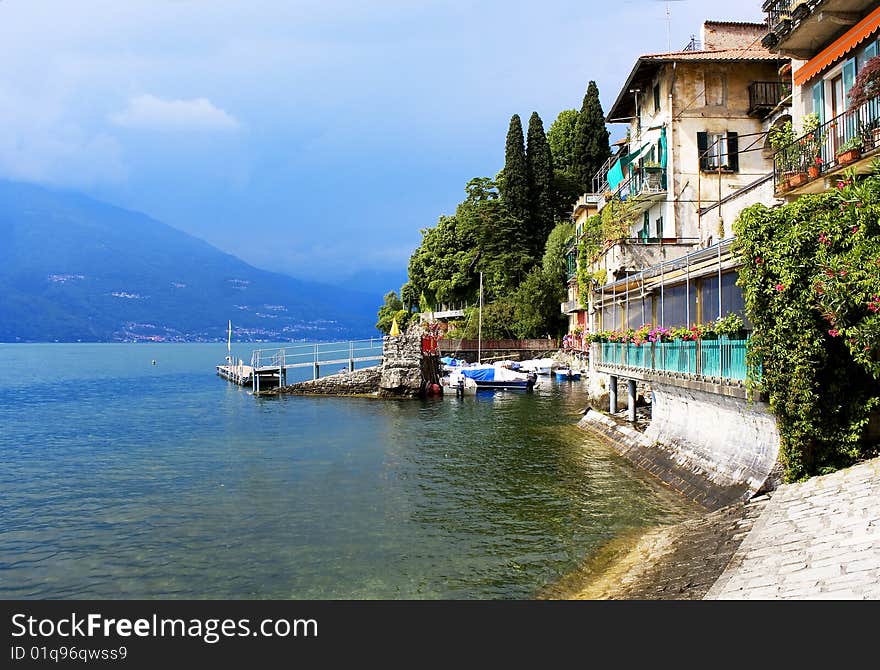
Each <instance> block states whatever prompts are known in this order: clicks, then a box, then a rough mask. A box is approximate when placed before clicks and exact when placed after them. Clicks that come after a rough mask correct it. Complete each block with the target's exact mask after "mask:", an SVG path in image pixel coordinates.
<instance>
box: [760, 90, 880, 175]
mask: <svg viewBox="0 0 880 670" xmlns="http://www.w3.org/2000/svg"><path fill="white" fill-rule="evenodd" d="M878 148H880V96H876V97H874V98H872V99H870V100H868V102H866V103H865V104H863V105H861V106H860V107H853V108H851V109H848V110H846V111H845V112H843V113H842V114H838V115H837V116H835V117H834V118H833V119H831V120H830V121H827V122H825V123H823V124H822V125H820V126H819V127H818V128H817V129H816V130H815V131H814V132H811V133H807V134H806V135H803V136H801V137H799V138H797V139H796V140H795V141H794V142H792V143H790V144H789V145H787V146H784V147H782V148H781V149H779V150H778V151H777V152H776V154H775V155H774V158H773V163H774V169H773V173H774V174H773V176H774V185H775V187H776V188H775V190H776V191H777V192H781V191H785V190H788V189H789V188H795V187H797V186H800V185H801V184H803V183H806V182H807V181H809V180H811V179H816V178H819V177H822V176H824V175H826V174H828V173H829V172H834V171H835V170H837V169H838V168H841V167H843V166H845V165H847V164H848V163H850V162H852V160H851V159H853V158H858V157H861V155H863V154H866V153H868V152H871V151H873V150H874V149H878Z"/></svg>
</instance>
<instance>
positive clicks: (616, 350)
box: [596, 336, 760, 381]
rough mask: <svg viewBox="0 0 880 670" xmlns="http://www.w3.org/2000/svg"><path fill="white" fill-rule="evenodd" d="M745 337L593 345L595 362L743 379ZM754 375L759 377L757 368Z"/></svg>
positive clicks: (746, 340) (744, 376)
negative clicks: (756, 372) (594, 347)
mask: <svg viewBox="0 0 880 670" xmlns="http://www.w3.org/2000/svg"><path fill="white" fill-rule="evenodd" d="M747 348H748V339H744V340H740V339H737V340H732V339H730V338H728V337H726V336H721V337H720V338H719V339H717V340H698V341H696V342H694V341H684V340H676V341H675V342H656V343H655V342H645V343H644V344H641V345H638V344H622V343H620V342H601V343H599V346H598V347H597V348H596V351H597V354H598V356H597V359H598V360H597V361H596V362H597V363H600V364H602V363H604V364H606V365H615V366H621V367H630V368H639V369H642V370H654V371H658V372H674V373H677V374H691V375H697V376H702V377H718V378H721V379H730V380H735V381H745V379H746V378H747V376H748V368H747V366H746V350H747ZM758 372H759V374H758V375H757V376H758V377H760V370H759V371H758Z"/></svg>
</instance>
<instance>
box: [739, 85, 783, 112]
mask: <svg viewBox="0 0 880 670" xmlns="http://www.w3.org/2000/svg"><path fill="white" fill-rule="evenodd" d="M790 98H791V82H783V81H753V82H752V83H751V84H749V114H754V113H756V112H769V111H771V110H773V109H775V108H776V107H777V106H778V105H779V104H780V103H782V102H783V101H785V100H786V99H790ZM788 104H789V105H790V104H791V101H790V100H789V102H788Z"/></svg>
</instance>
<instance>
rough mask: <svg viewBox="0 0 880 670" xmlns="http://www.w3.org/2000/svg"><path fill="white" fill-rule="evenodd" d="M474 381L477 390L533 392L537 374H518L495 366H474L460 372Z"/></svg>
mask: <svg viewBox="0 0 880 670" xmlns="http://www.w3.org/2000/svg"><path fill="white" fill-rule="evenodd" d="M459 372H460V373H461V374H462V375H464V376H465V377H467V378H468V379H471V380H473V381H474V382H475V383H476V385H477V389H478V390H479V389H509V390H522V391H531V390H532V388H534V386H535V381H536V380H537V376H536V375H535V373H527V372H516V371H515V370H509V369H507V368H504V367H500V366H495V365H474V366H469V367H466V368H462V369H461V370H460V371H459Z"/></svg>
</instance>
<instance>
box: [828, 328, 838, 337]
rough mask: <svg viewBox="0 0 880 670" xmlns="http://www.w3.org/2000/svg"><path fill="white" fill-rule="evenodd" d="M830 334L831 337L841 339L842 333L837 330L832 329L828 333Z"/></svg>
mask: <svg viewBox="0 0 880 670" xmlns="http://www.w3.org/2000/svg"><path fill="white" fill-rule="evenodd" d="M828 334H829V335H831V337H839V336H840V331H839V330H837V328H832V329H831V330H829V331H828Z"/></svg>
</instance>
